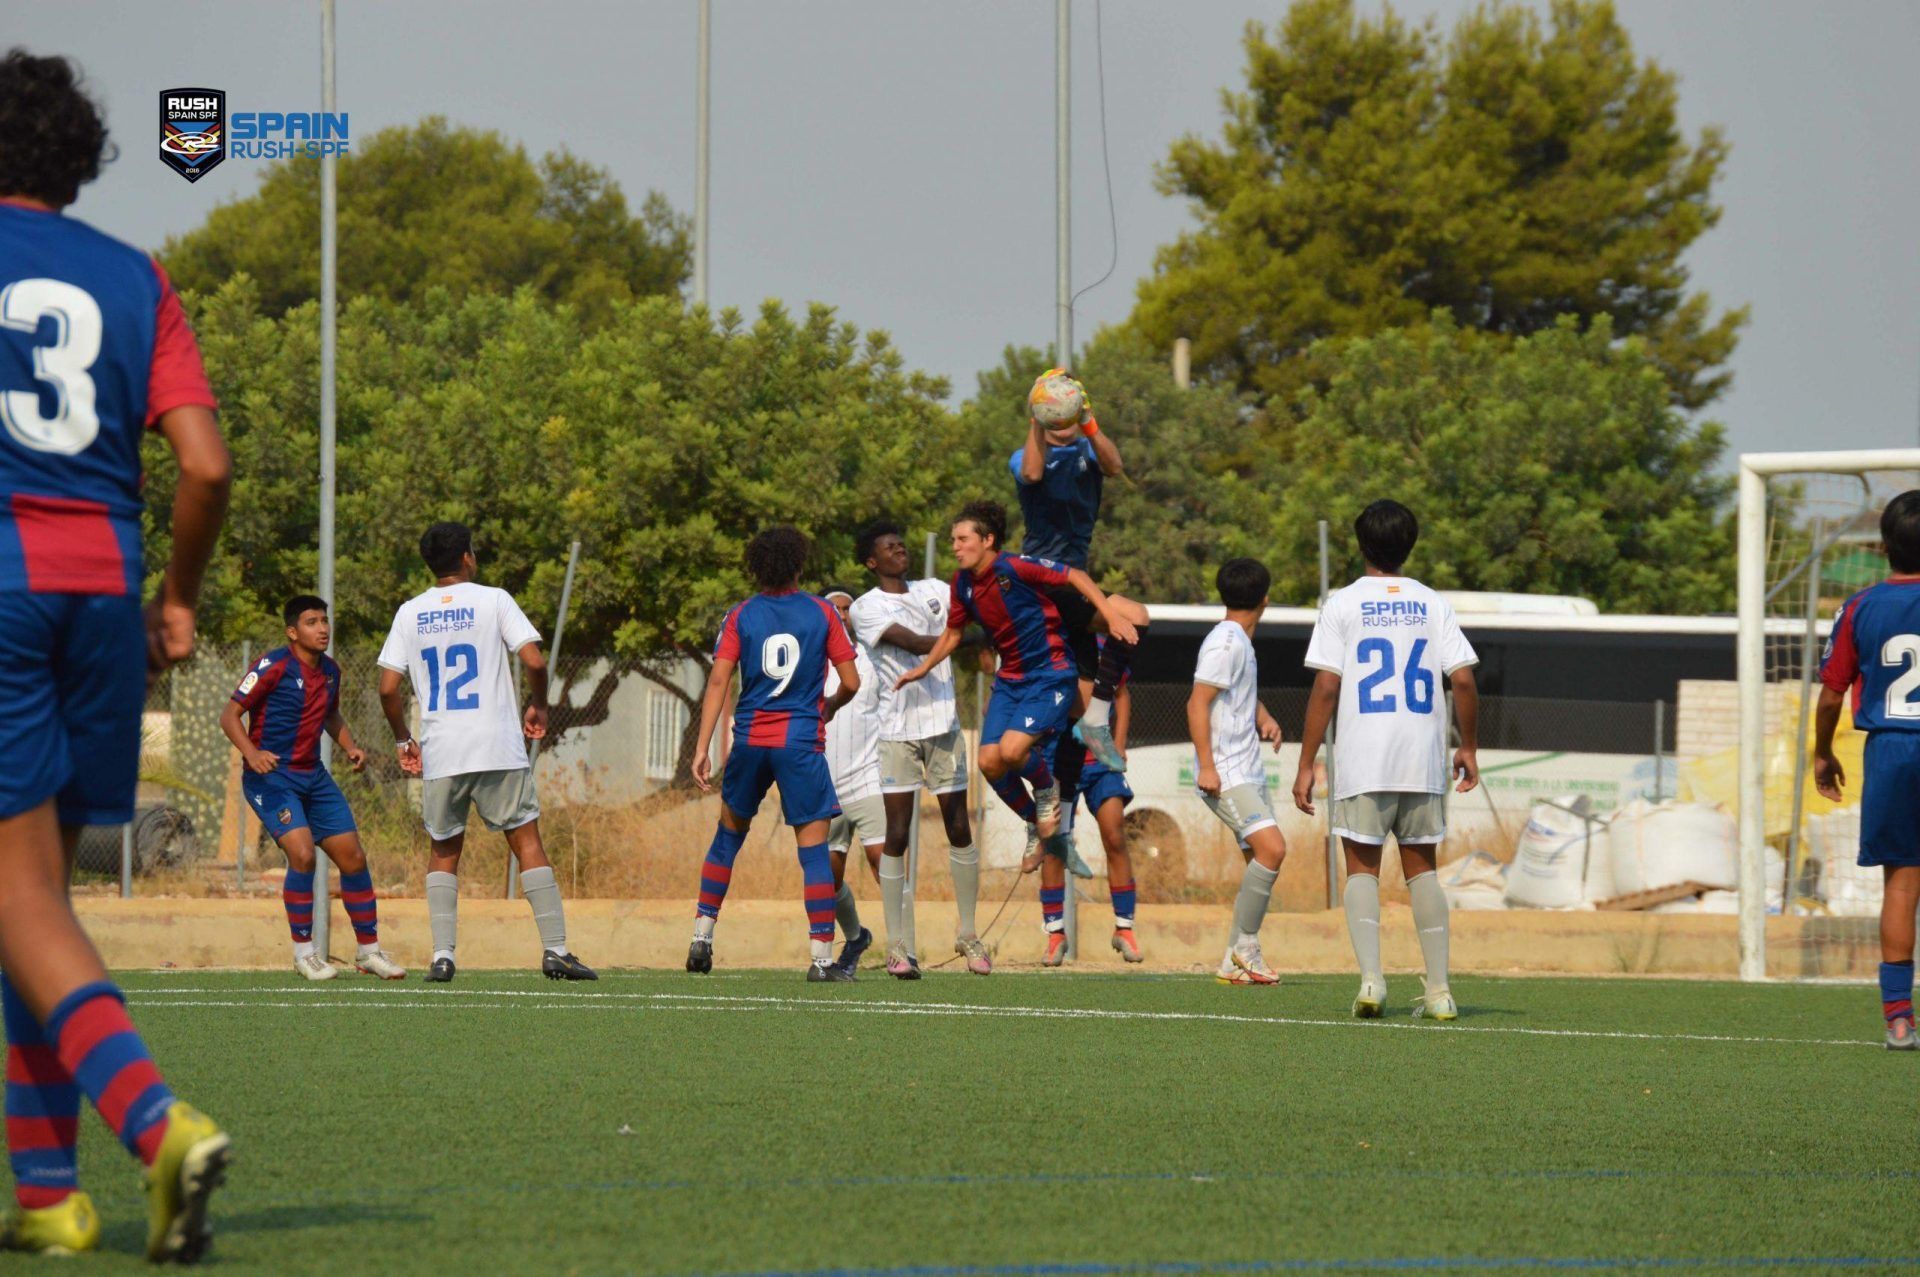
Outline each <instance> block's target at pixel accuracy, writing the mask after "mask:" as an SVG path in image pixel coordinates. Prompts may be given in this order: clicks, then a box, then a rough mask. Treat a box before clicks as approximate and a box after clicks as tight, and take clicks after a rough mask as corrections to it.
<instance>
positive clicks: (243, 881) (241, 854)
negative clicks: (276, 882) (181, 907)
mask: <svg viewBox="0 0 1920 1277" xmlns="http://www.w3.org/2000/svg"><path fill="white" fill-rule="evenodd" d="M252 666H253V640H252V639H247V640H245V641H243V642H242V643H241V644H240V668H241V669H242V670H243V671H244V670H247V669H250V668H251V667H252ZM246 780H247V764H246V761H245V760H244V759H243V760H241V763H240V783H241V789H240V802H239V803H238V804H237V806H238V809H239V810H238V812H237V817H238V818H237V819H236V820H235V821H234V822H233V823H234V830H233V886H234V889H235V890H236V891H245V890H246V889H247V791H246Z"/></svg>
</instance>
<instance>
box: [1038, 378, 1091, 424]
mask: <svg viewBox="0 0 1920 1277" xmlns="http://www.w3.org/2000/svg"><path fill="white" fill-rule="evenodd" d="M1027 413H1028V415H1030V416H1031V417H1032V418H1033V419H1034V420H1035V421H1037V422H1039V423H1040V425H1041V427H1042V428H1044V429H1047V430H1065V429H1068V428H1069V427H1072V426H1077V425H1080V424H1081V423H1082V422H1084V421H1085V420H1086V419H1087V388H1086V387H1085V386H1083V385H1081V384H1080V383H1079V382H1078V381H1076V380H1075V379H1074V378H1073V377H1072V376H1070V375H1069V374H1068V373H1067V372H1066V370H1065V369H1062V368H1049V369H1047V371H1045V372H1043V373H1041V374H1040V377H1039V379H1038V380H1037V381H1035V382H1034V383H1033V389H1032V390H1030V391H1028V392H1027Z"/></svg>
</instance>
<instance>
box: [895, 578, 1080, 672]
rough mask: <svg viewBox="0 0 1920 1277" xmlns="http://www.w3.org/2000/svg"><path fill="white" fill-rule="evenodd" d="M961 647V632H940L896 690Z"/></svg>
mask: <svg viewBox="0 0 1920 1277" xmlns="http://www.w3.org/2000/svg"><path fill="white" fill-rule="evenodd" d="M1095 588H1096V589H1097V588H1099V587H1097V586H1096V587H1095ZM959 647H960V631H959V630H952V629H949V630H942V631H940V637H939V638H937V639H935V640H934V641H933V649H932V650H931V651H929V652H928V653H927V654H926V655H925V656H923V657H921V658H920V663H919V664H918V665H916V666H914V667H913V668H912V669H910V670H908V671H907V672H906V673H905V674H902V675H901V676H900V677H899V679H898V680H896V681H895V682H894V685H893V686H894V688H895V690H898V689H900V688H902V687H905V686H906V685H907V684H908V683H917V682H919V681H920V680H921V679H923V678H925V677H926V676H927V675H929V674H931V673H933V672H934V671H935V670H936V669H939V668H940V662H942V661H944V660H946V659H947V658H948V657H949V656H952V655H953V654H954V652H955V651H957V650H958V649H959Z"/></svg>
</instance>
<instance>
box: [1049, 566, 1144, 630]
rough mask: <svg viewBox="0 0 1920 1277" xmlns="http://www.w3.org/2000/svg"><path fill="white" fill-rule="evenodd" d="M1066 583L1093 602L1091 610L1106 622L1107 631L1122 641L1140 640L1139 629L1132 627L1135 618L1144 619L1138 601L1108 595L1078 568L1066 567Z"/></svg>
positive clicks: (1134, 623)
mask: <svg viewBox="0 0 1920 1277" xmlns="http://www.w3.org/2000/svg"><path fill="white" fill-rule="evenodd" d="M1067 584H1069V585H1071V586H1072V587H1073V588H1074V589H1076V590H1078V591H1079V592H1080V597H1081V598H1083V599H1085V600H1086V601H1087V602H1089V603H1091V604H1093V610H1094V611H1096V612H1098V613H1099V614H1100V618H1101V619H1102V620H1104V621H1105V622H1106V623H1107V633H1109V634H1111V635H1113V636H1114V637H1115V638H1117V639H1119V640H1120V641H1121V642H1122V643H1138V642H1139V641H1140V631H1139V630H1137V629H1135V628H1134V627H1135V625H1136V623H1137V620H1142V619H1145V612H1144V610H1143V609H1142V608H1141V607H1140V605H1139V604H1138V603H1135V602H1133V601H1132V600H1131V599H1125V598H1121V597H1119V596H1118V595H1114V596H1109V595H1108V594H1107V592H1106V591H1105V590H1102V589H1101V588H1100V587H1099V586H1098V585H1096V584H1094V580H1093V578H1092V577H1090V576H1088V575H1087V574H1086V573H1085V572H1082V571H1081V570H1080V569H1079V568H1068V569H1067Z"/></svg>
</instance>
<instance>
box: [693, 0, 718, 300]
mask: <svg viewBox="0 0 1920 1277" xmlns="http://www.w3.org/2000/svg"><path fill="white" fill-rule="evenodd" d="M695 67H696V69H695V71H694V89H693V304H694V305H696V306H704V305H706V304H707V178H708V175H709V173H710V172H711V169H710V167H709V159H710V155H709V148H710V145H711V142H712V138H713V117H712V114H711V108H712V105H713V79H712V71H713V0H700V51H699V55H698V60H697V62H696V63H695Z"/></svg>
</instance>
